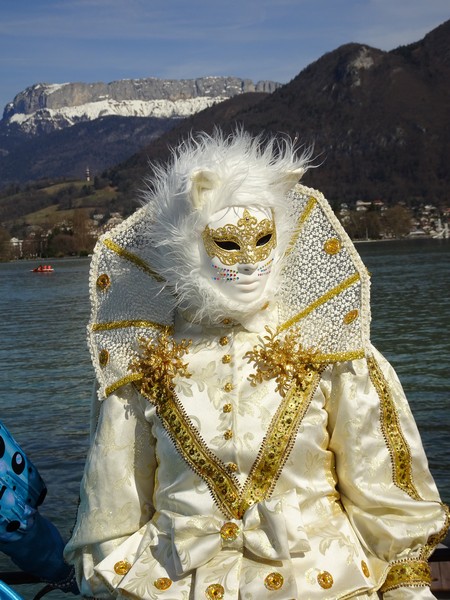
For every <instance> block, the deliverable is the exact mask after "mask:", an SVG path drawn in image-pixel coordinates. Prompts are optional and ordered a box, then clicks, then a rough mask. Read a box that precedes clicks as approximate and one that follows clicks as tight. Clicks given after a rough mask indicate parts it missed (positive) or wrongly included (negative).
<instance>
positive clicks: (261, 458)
mask: <svg viewBox="0 0 450 600" xmlns="http://www.w3.org/2000/svg"><path fill="white" fill-rule="evenodd" d="M324 368H325V366H323V367H322V368H321V370H320V371H315V372H314V371H313V370H312V369H311V370H310V375H311V379H310V381H308V384H307V385H306V386H305V387H304V388H303V389H301V388H299V387H297V386H296V385H295V384H293V385H292V387H291V389H290V390H289V392H288V393H287V394H286V396H285V397H284V398H283V399H282V401H281V403H280V405H279V406H278V409H277V412H276V413H275V415H274V417H273V419H272V422H271V423H270V426H269V430H268V432H267V435H266V437H265V438H264V440H263V443H262V445H261V449H260V451H259V454H258V456H257V458H256V461H255V462H254V463H253V465H252V468H251V470H250V473H249V476H248V479H247V481H246V482H245V485H244V489H243V493H242V498H241V503H240V509H239V513H240V515H243V514H244V513H245V511H246V510H247V509H248V508H249V507H250V506H252V505H253V504H256V503H257V502H261V501H262V500H264V499H266V498H268V497H269V496H270V494H271V493H272V492H273V490H274V488H275V485H276V483H277V481H278V478H279V476H280V475H281V472H282V470H283V467H284V465H285V463H286V460H287V459H288V456H289V454H290V453H291V450H292V447H293V445H294V442H295V437H296V434H297V431H298V428H299V427H300V423H301V422H302V421H303V417H304V415H305V413H306V411H307V410H308V407H309V405H310V404H311V399H312V397H313V395H314V392H315V391H316V389H317V386H318V384H319V381H320V378H321V373H322V371H323V369H324Z"/></svg>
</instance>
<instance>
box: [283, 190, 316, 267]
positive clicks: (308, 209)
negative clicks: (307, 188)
mask: <svg viewBox="0 0 450 600" xmlns="http://www.w3.org/2000/svg"><path fill="white" fill-rule="evenodd" d="M316 204H317V200H316V198H314V196H311V197H310V198H309V200H308V203H307V204H306V207H305V210H304V211H303V212H302V214H301V215H300V217H299V219H298V223H297V226H296V228H295V231H294V234H293V236H292V239H291V241H290V242H289V246H288V247H287V249H286V252H285V255H286V256H287V255H289V254H290V253H291V252H292V250H293V249H294V246H295V244H296V243H297V240H298V237H299V235H300V233H301V231H302V229H303V226H304V224H305V223H306V221H307V220H308V219H309V216H310V214H311V213H312V211H313V208H314V207H315V206H316Z"/></svg>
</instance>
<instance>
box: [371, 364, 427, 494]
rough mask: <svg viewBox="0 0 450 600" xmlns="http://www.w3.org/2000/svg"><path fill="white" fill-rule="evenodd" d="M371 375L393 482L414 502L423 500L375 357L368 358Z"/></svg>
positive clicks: (384, 380)
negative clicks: (390, 462)
mask: <svg viewBox="0 0 450 600" xmlns="http://www.w3.org/2000/svg"><path fill="white" fill-rule="evenodd" d="M367 365H368V368H369V375H370V379H371V380H372V383H373V385H374V387H375V389H376V391H377V394H378V397H379V398H380V410H381V430H382V432H383V436H384V439H385V440H386V444H387V447H388V449H389V454H390V455H391V461H392V471H393V480H394V483H395V485H396V486H397V487H399V488H400V489H401V490H403V491H404V492H406V493H407V494H408V495H409V496H411V498H414V500H421V497H420V495H419V493H418V492H417V490H416V487H415V485H414V483H413V477H412V463H411V452H410V449H409V446H408V443H407V441H406V439H405V437H404V435H403V432H402V430H401V426H400V421H399V418H398V414H397V410H396V408H395V405H394V402H393V399H392V395H391V391H390V389H389V385H388V383H387V381H386V379H385V377H384V375H383V373H382V371H381V369H380V367H379V366H378V363H377V362H376V360H375V359H374V358H373V357H369V358H367Z"/></svg>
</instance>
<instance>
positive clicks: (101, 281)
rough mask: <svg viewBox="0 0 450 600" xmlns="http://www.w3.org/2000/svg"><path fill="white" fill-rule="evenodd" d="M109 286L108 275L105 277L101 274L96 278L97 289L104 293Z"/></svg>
mask: <svg viewBox="0 0 450 600" xmlns="http://www.w3.org/2000/svg"><path fill="white" fill-rule="evenodd" d="M110 285H111V280H110V278H109V275H107V274H106V273H102V274H101V275H99V276H98V277H97V287H98V288H99V289H100V290H102V291H104V290H106V289H108V288H109V286H110Z"/></svg>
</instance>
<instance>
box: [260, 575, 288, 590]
mask: <svg viewBox="0 0 450 600" xmlns="http://www.w3.org/2000/svg"><path fill="white" fill-rule="evenodd" d="M283 583H284V577H283V575H282V574H281V573H277V572H276V571H274V572H273V573H269V574H268V575H267V577H266V578H265V579H264V585H265V586H266V588H267V589H268V590H281V588H282V587H283Z"/></svg>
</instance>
